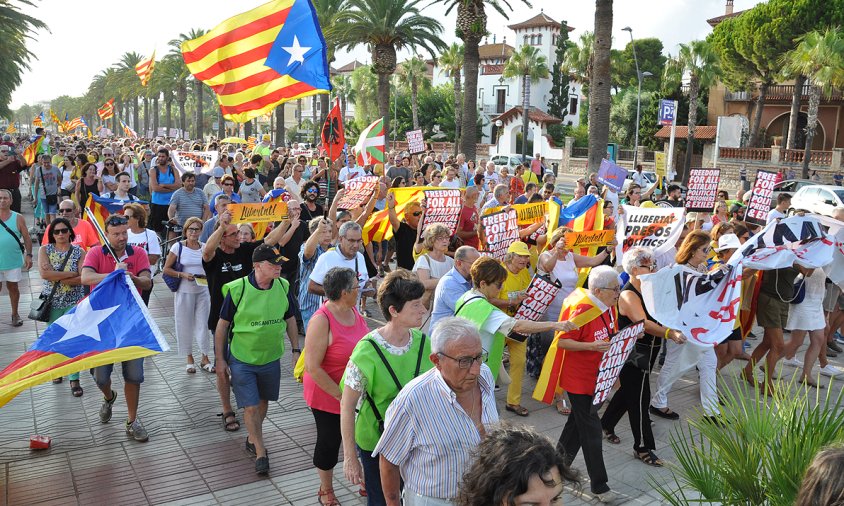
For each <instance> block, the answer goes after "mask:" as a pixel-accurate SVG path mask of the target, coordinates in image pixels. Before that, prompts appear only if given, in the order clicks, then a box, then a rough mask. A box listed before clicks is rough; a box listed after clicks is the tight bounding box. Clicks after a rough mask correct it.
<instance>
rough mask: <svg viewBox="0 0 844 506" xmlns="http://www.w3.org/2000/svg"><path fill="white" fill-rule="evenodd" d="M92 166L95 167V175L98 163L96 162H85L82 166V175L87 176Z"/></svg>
mask: <svg viewBox="0 0 844 506" xmlns="http://www.w3.org/2000/svg"><path fill="white" fill-rule="evenodd" d="M91 167H93V168H94V176H96V175H97V164H96V163H87V164H85V166H84V167H82V177H85V176H87V175H88V169H90V168H91Z"/></svg>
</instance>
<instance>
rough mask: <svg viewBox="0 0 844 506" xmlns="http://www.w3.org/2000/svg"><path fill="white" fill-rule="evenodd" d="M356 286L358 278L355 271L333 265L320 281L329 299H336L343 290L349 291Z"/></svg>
mask: <svg viewBox="0 0 844 506" xmlns="http://www.w3.org/2000/svg"><path fill="white" fill-rule="evenodd" d="M356 286H358V278H357V276H356V275H355V271H353V270H352V269H349V268H348V267H333V268H331V269H329V270H328V272H326V273H325V279H324V280H323V282H322V289H323V290H325V296H326V297H328V300H330V301H335V302H336V301H338V300H340V297H342V296H343V292H350V291H352V290H354V288H355V287H356Z"/></svg>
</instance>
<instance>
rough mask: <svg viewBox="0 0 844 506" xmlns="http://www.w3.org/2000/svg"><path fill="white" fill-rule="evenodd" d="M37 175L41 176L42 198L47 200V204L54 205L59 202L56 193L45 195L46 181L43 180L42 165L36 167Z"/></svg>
mask: <svg viewBox="0 0 844 506" xmlns="http://www.w3.org/2000/svg"><path fill="white" fill-rule="evenodd" d="M38 175H39V176H41V186H42V189H43V190H44V199H45V200H46V201H47V205H48V206H54V205H56V204H58V203H59V196H58V195H47V183H45V182H44V167H43V166H41V167H38Z"/></svg>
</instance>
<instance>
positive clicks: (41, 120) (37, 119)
mask: <svg viewBox="0 0 844 506" xmlns="http://www.w3.org/2000/svg"><path fill="white" fill-rule="evenodd" d="M32 124H33V125H35V126H37V127H40V126H44V111H41V112H39V113H38V116H36V117H34V118H33V119H32Z"/></svg>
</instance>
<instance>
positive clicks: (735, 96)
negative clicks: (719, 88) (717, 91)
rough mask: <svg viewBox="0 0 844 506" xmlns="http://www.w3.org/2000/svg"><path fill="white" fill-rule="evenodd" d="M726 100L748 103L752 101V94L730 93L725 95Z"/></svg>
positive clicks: (743, 92)
mask: <svg viewBox="0 0 844 506" xmlns="http://www.w3.org/2000/svg"><path fill="white" fill-rule="evenodd" d="M724 100H726V101H727V102H747V101H749V100H750V93H748V92H746V91H730V90H727V92H726V93H724Z"/></svg>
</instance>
